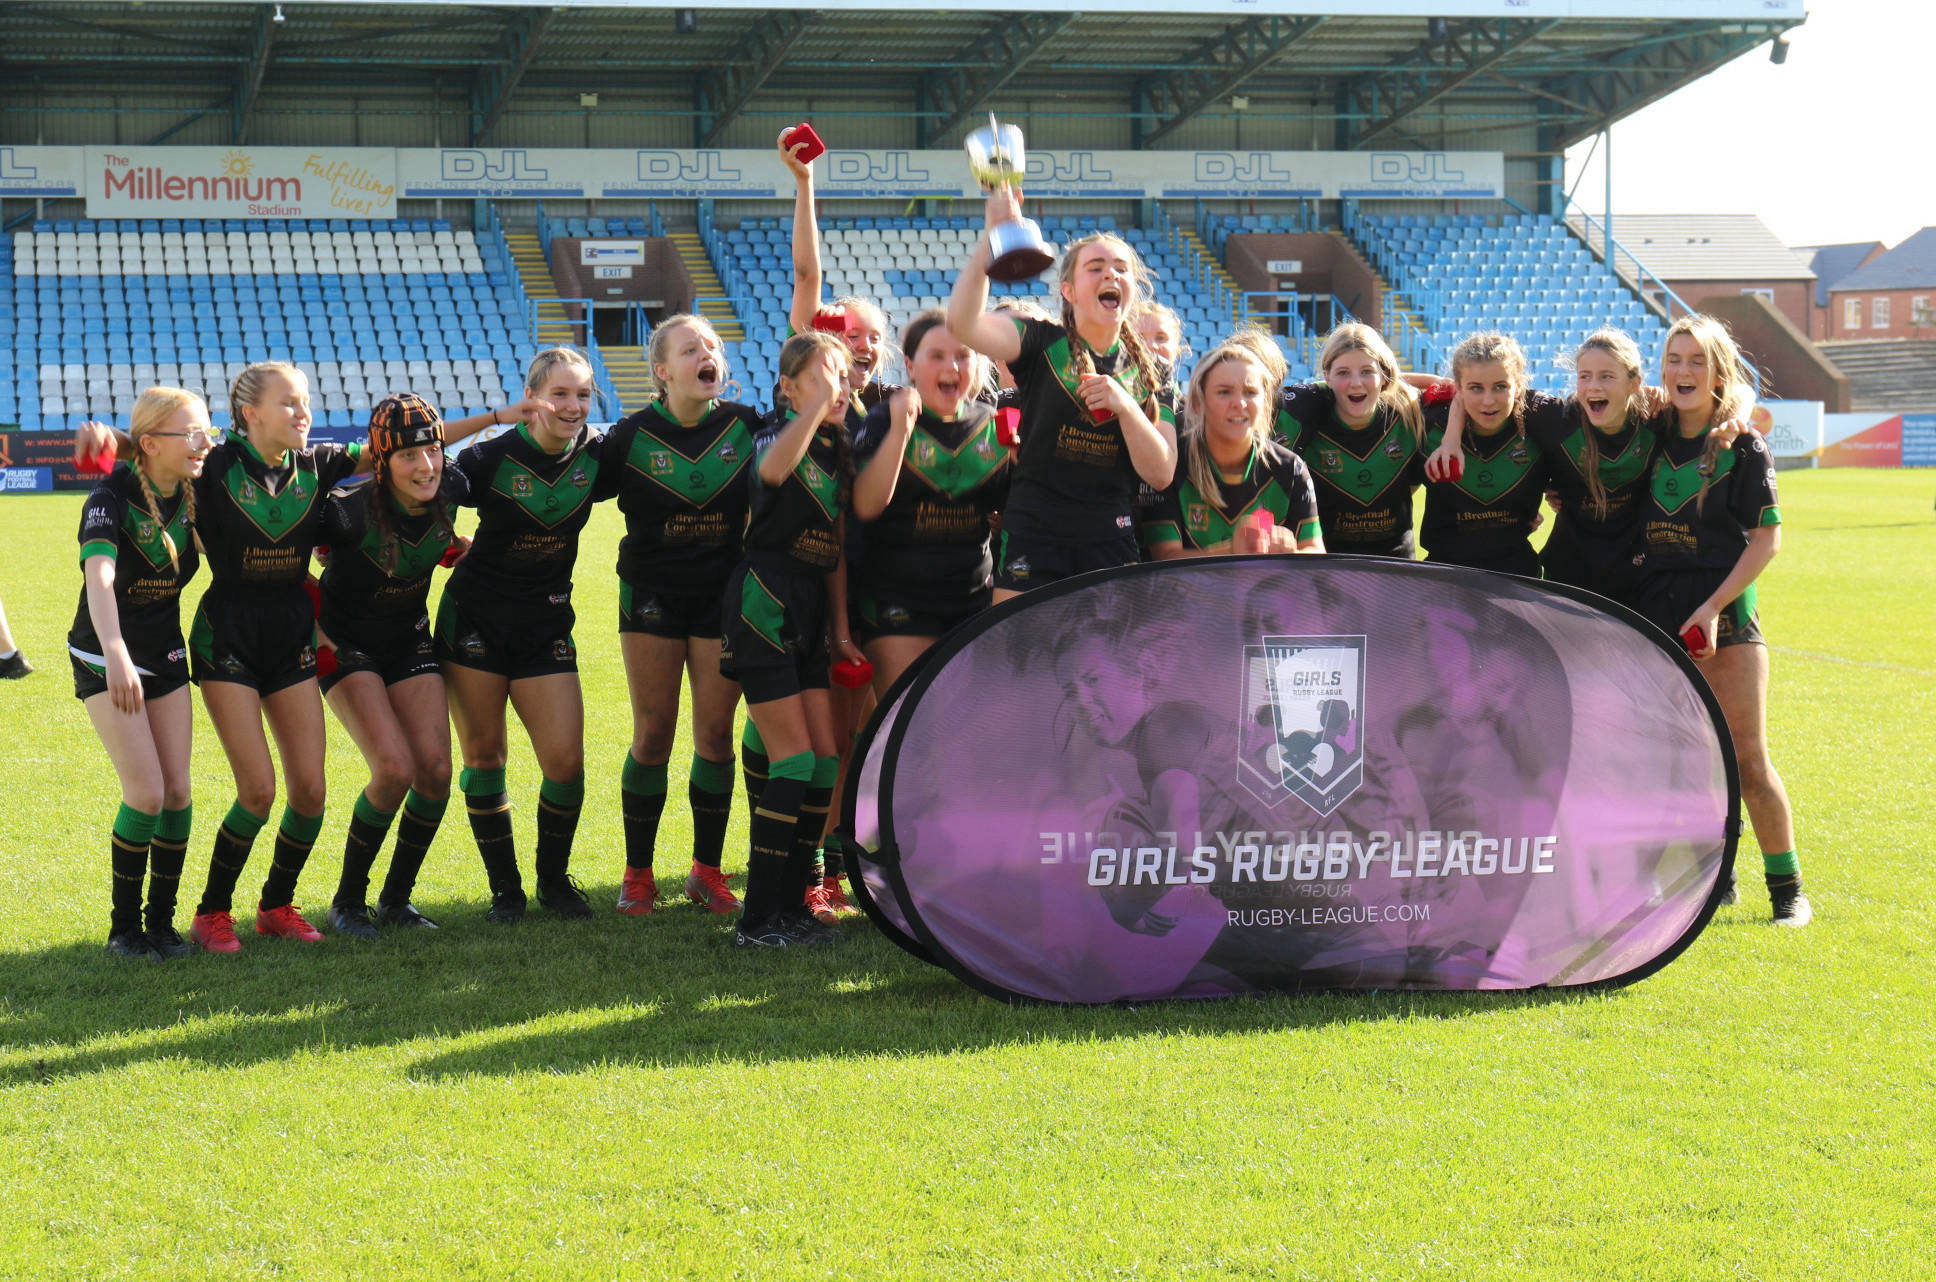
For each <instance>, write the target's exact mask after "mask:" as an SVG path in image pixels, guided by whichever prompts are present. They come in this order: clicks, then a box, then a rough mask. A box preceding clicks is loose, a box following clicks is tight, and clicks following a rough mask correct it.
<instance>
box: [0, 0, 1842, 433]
mask: <svg viewBox="0 0 1936 1282" xmlns="http://www.w3.org/2000/svg"><path fill="white" fill-rule="evenodd" d="M1447 10H1453V11H1456V13H1455V16H1444V14H1445V11H1447ZM1802 20H1803V14H1802V8H1801V4H1800V3H1799V0H1710V2H1709V3H1705V4H1702V5H1699V6H1687V5H1684V4H1680V3H1674V2H1671V0H1620V2H1615V0H1516V2H1514V3H1503V2H1502V3H1498V4H1461V5H1452V6H1447V5H1443V4H1438V5H1435V4H1431V3H1417V2H1415V0H1379V2H1375V3H1365V4H1355V5H1340V4H1337V3H1335V0H1333V2H1332V3H1331V4H1329V5H1325V4H1313V3H1306V2H1304V0H1279V2H1277V3H1267V4H1264V5H1262V6H1250V5H1246V6H1244V7H1243V8H1242V10H1241V11H1237V10H1234V9H1233V10H1230V11H1225V10H1224V9H1223V8H1222V7H1221V6H1212V5H1202V4H1188V3H1183V2H1182V0H1172V2H1170V3H1163V2H1162V0H1158V2H1156V3H1140V2H1135V0H1132V3H1129V4H1126V5H1119V6H1114V7H1112V8H1111V9H1110V11H1108V12H1093V11H1082V10H1078V9H1076V8H1074V7H1072V6H1067V5H1057V4H1051V5H1050V6H1048V7H1046V8H1044V7H1037V8H1034V9H1031V10H1028V11H1003V10H1001V9H998V8H987V7H975V6H967V7H951V8H949V9H947V10H933V9H928V8H925V7H923V8H917V9H890V8H880V7H860V6H839V7H833V8H811V7H805V6H774V5H771V4H761V5H756V6H751V7H744V8H740V7H731V8H719V7H713V8H690V9H687V8H680V9H673V8H647V7H639V6H633V5H614V4H577V3H557V4H549V5H544V6H513V5H499V4H471V3H467V4H438V3H411V4H396V5H373V4H355V3H293V2H292V3H285V4H281V5H277V4H241V3H221V2H215V0H201V2H198V3H166V2H156V0H149V2H147V3H86V4H81V3H26V4H13V5H8V6H5V7H4V8H0V226H3V228H4V232H3V234H0V281H4V282H5V285H4V287H3V288H0V331H4V332H5V333H6V334H7V335H8V341H7V342H5V343H4V344H0V424H12V425H14V426H17V427H19V428H21V429H25V430H40V431H44V432H45V431H65V430H67V429H68V428H69V427H71V425H72V424H73V423H74V422H76V421H78V420H80V419H84V418H89V417H93V418H117V417H125V415H126V414H127V412H128V409H129V407H130V406H131V404H132V401H133V399H134V396H135V395H136V394H137V393H138V392H139V390H140V389H141V387H142V386H144V385H146V384H147V383H149V382H151V381H161V382H180V383H181V384H183V385H186V386H188V387H190V388H193V389H197V390H203V391H206V393H207V394H208V396H209V399H210V402H211V408H212V409H213V410H214V411H215V412H216V416H217V418H218V421H219V420H220V419H221V418H222V415H223V411H224V409H225V405H224V399H223V398H224V393H225V387H226V381H227V379H228V377H229V376H231V375H232V374H233V373H234V372H235V370H236V369H237V368H239V366H240V365H241V364H243V363H245V362H247V361H249V360H252V359H260V358H263V357H270V356H274V357H284V358H288V359H292V360H294V361H296V362H298V363H300V364H301V365H303V366H304V367H305V368H307V369H308V370H309V371H310V373H311V376H312V382H313V385H314V390H315V394H316V405H317V419H318V423H319V424H320V425H321V426H323V427H324V428H325V429H327V430H331V431H337V432H342V433H348V432H353V431H355V430H356V429H357V427H358V425H359V424H360V423H361V422H362V421H363V416H364V414H365V412H366V411H367V409H368V407H369V405H370V404H371V402H373V401H374V400H376V399H379V398H380V397H381V396H383V395H384V394H385V393H387V392H389V391H391V390H393V389H402V388H405V387H408V388H411V389H414V390H417V391H419V392H421V393H423V394H424V395H426V396H428V397H431V398H432V399H433V400H435V401H436V402H437V403H439V404H441V405H443V406H444V407H445V408H446V411H447V412H449V413H453V414H454V413H457V412H459V411H472V412H474V411H477V410H481V409H486V408H492V407H496V406H499V405H502V404H505V403H506V401H507V399H513V400H514V399H516V388H517V385H518V381H519V371H520V369H521V368H522V364H523V362H524V361H525V360H526V359H527V358H528V356H529V355H530V353H531V352H532V351H533V350H534V349H535V348H536V347H537V346H539V345H541V344H545V343H549V342H555V341H571V342H576V343H579V344H582V345H584V346H586V347H588V348H590V349H591V350H592V351H593V353H594V358H595V366H596V368H597V371H598V374H599V385H600V388H601V391H602V393H603V395H604V398H605V400H606V405H605V411H606V413H607V414H608V415H611V416H616V415H617V414H618V413H620V412H622V411H624V410H629V409H633V408H637V407H638V405H640V404H642V403H643V400H644V398H646V397H649V396H650V395H651V390H652V389H651V382H650V378H649V374H648V373H647V371H646V370H645V368H644V364H643V359H642V346H643V343H644V341H645V339H646V337H647V335H648V334H649V331H650V328H651V326H652V325H653V324H654V323H655V322H656V321H657V320H658V319H660V318H662V317H663V316H664V315H666V314H669V313H670V312H672V311H676V310H681V309H686V308H692V309H696V310H700V311H702V312H704V313H705V314H707V315H709V316H711V317H712V318H713V319H714V320H715V323H716V324H717V325H718V327H719V329H720V331H721V333H722V336H723V337H724V338H725V339H726V340H727V341H728V343H729V349H730V351H731V353H732V355H733V357H734V360H735V365H736V368H737V370H738V374H739V377H740V379H741V381H742V385H743V386H744V387H746V388H748V389H763V388H765V387H767V386H769V385H770V382H771V379H772V375H773V363H774V359H775V356H776V353H777V350H778V345H779V342H780V340H781V339H782V338H783V337H784V334H785V326H786V318H785V317H786V304H787V299H788V297H789V295H790V290H791V278H792V276H791V256H790V243H791V237H792V220H791V212H792V190H791V186H790V183H788V181H787V178H786V175H785V173H784V171H783V170H782V169H781V167H780V165H779V164H778V163H777V158H776V157H775V156H774V145H773V144H774V138H775V136H776V134H777V133H778V131H779V130H780V129H781V128H782V127H784V126H787V125H790V124H792V123H795V122H798V121H801V120H811V121H812V122H814V124H815V126H816V128H817V129H818V130H819V131H820V133H821V134H822V135H823V136H825V137H826V139H827V140H828V143H829V146H830V147H831V148H832V149H833V151H832V153H831V154H830V156H829V158H828V160H827V161H826V162H823V163H822V166H821V168H822V169H823V170H824V171H825V177H824V179H822V180H820V185H819V193H818V194H819V196H820V198H821V200H820V208H819V227H820V234H821V244H822V253H823V261H824V265H825V276H826V280H825V287H826V292H827V294H828V296H829V297H837V296H840V295H844V294H859V295H862V296H866V297H872V298H875V299H877V300H879V301H880V302H881V303H882V304H883V306H884V307H885V308H886V309H887V311H888V312H889V314H890V316H891V317H892V318H893V319H894V320H895V321H896V322H897V323H898V322H900V321H903V320H905V319H906V318H907V317H909V316H911V315H912V314H913V313H914V312H915V311H917V310H919V309H920V308H922V307H925V306H932V305H935V304H937V303H939V302H941V301H944V300H945V299H946V297H947V294H948V290H949V287H950V283H951V282H952V280H953V275H954V271H955V269H956V267H957V266H958V265H959V263H960V261H961V260H962V258H963V256H964V255H965V253H966V252H967V248H968V247H969V246H970V245H971V244H972V243H973V241H974V238H975V236H976V235H977V233H978V231H979V228H980V226H981V204H980V200H979V198H978V195H977V193H976V191H975V188H974V186H973V184H972V180H971V179H970V178H969V176H968V172H967V166H966V162H965V159H964V158H963V157H962V155H961V151H960V148H961V144H962V140H963V137H964V135H965V134H966V133H967V132H968V131H969V130H971V129H973V128H975V127H977V125H979V124H982V123H985V122H986V120H987V117H988V114H989V112H990V111H991V110H992V111H994V112H996V113H998V114H999V115H1000V117H1001V119H1002V120H1003V121H1004V122H1010V123H1014V124H1017V125H1020V126H1021V127H1022V128H1023V130H1024V131H1025V133H1026V136H1027V139H1028V143H1029V147H1030V149H1031V153H1032V155H1033V156H1034V157H1035V160H1034V161H1033V162H1032V168H1031V177H1030V183H1029V190H1028V192H1027V193H1026V194H1027V196H1028V211H1029V213H1030V215H1031V216H1032V217H1035V218H1036V219H1038V221H1040V222H1041V224H1042V226H1043V227H1044V230H1045V233H1046V235H1047V236H1048V238H1049V239H1051V240H1054V241H1066V240H1067V239H1069V238H1071V237H1074V236H1076V235H1080V234H1082V233H1083V232H1084V231H1086V230H1089V229H1094V228H1113V229H1116V230H1118V231H1120V232H1121V233H1122V234H1124V235H1125V236H1126V237H1127V238H1128V239H1129V240H1130V241H1131V243H1133V244H1134V245H1135V246H1136V247H1137V248H1138V249H1139V251H1140V252H1141V253H1142V255H1143V256H1144V258H1145V259H1146V261H1147V262H1148V263H1149V264H1150V266H1151V268H1152V272H1153V274H1154V276H1155V278H1156V282H1157V289H1158V294H1159V297H1160V298H1161V299H1162V300H1163V301H1165V302H1167V303H1169V304H1170V305H1171V306H1172V307H1174V308H1175V309H1176V310H1177V312H1178V313H1179V315H1180V316H1181V317H1182V320H1183V324H1184V337H1185V340H1186V343H1187V344H1188V346H1189V347H1191V348H1193V349H1195V350H1196V351H1202V350H1205V349H1206V348H1207V347H1208V346H1210V345H1212V344H1213V343H1214V342H1215V341H1216V340H1217V339H1218V338H1219V337H1220V336H1222V335H1224V334H1226V333H1228V332H1229V331H1230V330H1231V329H1232V328H1233V327H1234V326H1237V325H1240V324H1245V323H1252V322H1256V323H1262V324H1265V325H1267V326H1269V327H1270V328H1271V330H1272V331H1273V332H1274V333H1275V334H1276V335H1277V336H1278V337H1279V340H1280V341H1281V343H1282V344H1283V346H1284V348H1285V350H1286V352H1287V353H1288V355H1289V357H1290V359H1291V362H1292V365H1293V369H1294V372H1295V373H1297V374H1298V375H1299V376H1302V377H1308V376H1309V374H1310V370H1311V366H1312V365H1313V364H1314V360H1315V345H1316V343H1317V342H1318V341H1319V339H1320V338H1321V335H1322V333H1323V331H1324V330H1325V329H1327V328H1329V326H1330V325H1332V324H1335V323H1337V322H1338V321H1341V320H1344V319H1347V318H1356V319H1361V320H1364V321H1366V322H1368V323H1371V324H1374V325H1377V326H1379V327H1380V328H1381V329H1382V330H1384V331H1385V332H1386V334H1387V336H1388V337H1389V338H1390V339H1391V340H1392V343H1393V345H1394V347H1395V348H1396V349H1397V350H1398V351H1399V353H1400V355H1401V357H1402V358H1403V359H1404V361H1405V362H1406V363H1407V364H1408V365H1409V366H1410V367H1412V368H1427V369H1430V368H1438V367H1440V366H1441V365H1442V363H1443V360H1444V355H1445V353H1446V352H1447V351H1449V349H1450V347H1451V345H1452V343H1454V342H1455V341H1456V340H1457V338H1458V337H1459V336H1460V335H1462V334H1464V333H1467V332H1470V331H1472V330H1474V329H1480V328H1501V329H1504V330H1506V331H1508V332H1510V333H1513V334H1514V335H1516V336H1517V337H1518V338H1519V339H1520V340H1521V342H1522V343H1523V344H1524V345H1525V347H1526V349H1527V351H1528V353H1529V355H1531V356H1532V357H1533V359H1534V361H1535V374H1536V381H1537V383H1538V385H1540V386H1542V387H1544V388H1547V389H1548V390H1552V389H1556V388H1559V387H1561V386H1563V385H1564V381H1565V374H1564V371H1563V368H1562V366H1561V364H1560V360H1559V358H1560V356H1561V353H1563V352H1564V351H1567V350H1570V348H1571V346H1572V344H1573V343H1574V342H1576V341H1577V338H1578V337H1580V336H1581V335H1583V334H1584V333H1585V332H1586V331H1587V330H1589V329H1592V328H1594V327H1596V326H1598V325H1601V324H1604V323H1613V324H1616V325H1619V326H1621V327H1623V328H1626V329H1628V330H1629V331H1631V332H1633V333H1634V334H1635V335H1636V337H1638V338H1639V339H1640V340H1641V343H1642V346H1643V349H1644V350H1646V351H1647V352H1648V353H1649V355H1650V356H1651V355H1652V353H1653V350H1654V349H1655V348H1656V347H1657V345H1658V341H1659V336H1660V334H1661V332H1662V330H1663V327H1664V323H1665V319H1666V318H1667V317H1668V316H1669V315H1670V314H1672V313H1673V311H1674V310H1675V308H1676V306H1677V305H1678V306H1682V307H1684V306H1686V304H1685V303H1683V302H1682V300H1680V299H1678V298H1677V297H1676V296H1674V295H1673V293H1672V291H1671V290H1667V289H1665V288H1664V287H1662V286H1661V285H1660V283H1659V281H1658V280H1657V279H1656V278H1654V277H1652V276H1651V275H1650V273H1649V269H1648V265H1647V263H1646V261H1645V258H1646V255H1645V253H1644V251H1643V252H1641V253H1639V254H1637V255H1636V254H1635V253H1634V251H1633V248H1632V247H1631V246H1626V245H1622V244H1621V242H1619V241H1618V240H1617V239H1616V238H1615V236H1614V234H1613V231H1614V230H1616V229H1617V228H1618V225H1619V224H1618V219H1617V217H1614V218H1609V217H1608V216H1607V211H1598V212H1595V211H1585V210H1580V209H1578V208H1577V207H1573V206H1571V205H1570V203H1569V200H1568V196H1567V191H1568V188H1567V179H1566V174H1565V171H1564V161H1563V157H1564V155H1565V152H1566V150H1567V148H1568V147H1569V146H1571V145H1573V144H1574V143H1576V142H1580V141H1582V140H1584V139H1587V138H1589V137H1591V136H1593V135H1594V134H1596V133H1598V132H1600V131H1604V130H1606V129H1608V128H1609V127H1610V126H1611V125H1612V123H1613V122H1615V121H1616V120H1618V119H1620V118H1621V117H1623V116H1625V115H1627V114H1629V113H1631V112H1633V111H1636V110H1638V109H1640V108H1641V107H1643V106H1645V105H1647V104H1649V103H1652V102H1654V101H1656V100H1658V99H1660V98H1662V97H1664V96H1665V95H1667V94H1670V93H1672V92H1673V91H1674V90H1675V89H1677V88H1679V87H1681V86H1683V85H1686V84H1688V83H1690V82H1691V81H1693V80H1695V79H1697V78H1699V77H1701V76H1703V75H1705V74H1707V73H1708V72H1710V71H1712V70H1714V69H1715V68H1717V67H1719V66H1721V65H1723V64H1725V63H1727V62H1728V61H1730V60H1732V59H1734V58H1737V57H1741V56H1743V55H1746V54H1750V53H1752V52H1755V51H1756V50H1759V49H1768V50H1770V51H1771V52H1774V53H1776V54H1777V55H1778V54H1779V52H1780V51H1781V49H1782V48H1783V46H1782V43H1781V41H1782V35H1783V33H1784V32H1785V31H1787V30H1788V29H1790V28H1792V27H1794V26H1796V25H1797V24H1799V23H1800V22H1801V21H1802ZM291 157H293V159H292V158H291ZM278 165H287V166H293V167H292V168H289V169H287V171H286V172H285V171H284V170H283V169H279V168H277V166H278ZM198 166H200V167H199V168H198ZM1038 173H1039V174H1040V177H1039V178H1038V177H1037V174H1038ZM292 183H293V184H297V185H291V184H292ZM302 184H306V187H305V188H303V189H304V190H306V191H307V192H308V194H307V195H305V196H302V197H301V198H300V199H298V198H297V197H296V195H295V193H296V192H297V191H298V189H299V187H300V186H301V185H302ZM223 201H227V202H229V205H231V206H235V208H227V207H224V208H223V209H221V210H219V211H218V210H216V209H215V206H216V205H219V204H221V202H223ZM176 206H179V207H180V210H179V212H171V211H172V210H173V209H174V208H175V207H176ZM252 211H253V212H252ZM1610 249H1611V251H1612V252H1611V260H1612V265H1611V266H1609V250H1610ZM1012 288H1013V289H1014V291H1015V292H1024V293H1043V294H1046V293H1047V292H1048V290H1049V286H1048V285H1047V284H1045V283H1029V284H1026V285H1020V286H1015V287H1012ZM1695 301H1698V300H1695ZM1186 367H1187V360H1186ZM747 399H753V400H757V399H761V394H760V393H759V392H757V391H748V392H747Z"/></svg>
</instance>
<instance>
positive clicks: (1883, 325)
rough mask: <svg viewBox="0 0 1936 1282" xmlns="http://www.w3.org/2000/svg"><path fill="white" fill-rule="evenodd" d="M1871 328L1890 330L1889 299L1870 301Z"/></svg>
mask: <svg viewBox="0 0 1936 1282" xmlns="http://www.w3.org/2000/svg"><path fill="white" fill-rule="evenodd" d="M1869 328H1870V329H1888V328H1889V300H1888V298H1887V297H1883V298H1874V299H1870V300H1869Z"/></svg>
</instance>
